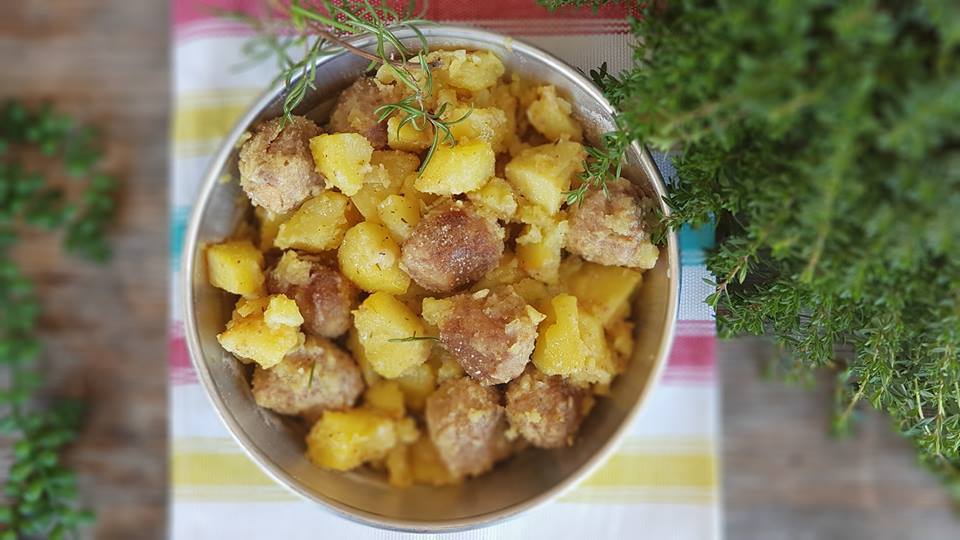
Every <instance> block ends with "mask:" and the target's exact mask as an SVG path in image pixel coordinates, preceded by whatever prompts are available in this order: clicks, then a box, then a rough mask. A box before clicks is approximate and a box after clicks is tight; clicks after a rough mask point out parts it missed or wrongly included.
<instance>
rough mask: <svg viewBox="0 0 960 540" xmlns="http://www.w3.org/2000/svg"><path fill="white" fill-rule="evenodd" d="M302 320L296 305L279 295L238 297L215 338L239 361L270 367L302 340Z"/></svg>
mask: <svg viewBox="0 0 960 540" xmlns="http://www.w3.org/2000/svg"><path fill="white" fill-rule="evenodd" d="M302 322H303V319H302V318H300V315H299V312H297V305H296V304H295V303H294V302H293V301H292V300H290V299H289V298H287V297H286V296H284V295H282V294H278V295H274V296H271V297H268V298H258V299H256V300H246V299H243V298H241V299H240V301H239V302H237V306H236V307H235V308H234V310H233V316H232V317H231V319H230V321H229V322H227V327H226V329H225V330H224V331H223V332H221V333H220V334H218V335H217V341H219V342H220V346H221V347H223V348H224V349H226V350H227V351H228V352H230V353H233V354H234V355H235V356H236V357H237V358H239V359H240V360H241V361H245V362H247V361H252V362H256V363H257V364H260V366H261V367H264V368H271V367H273V366H275V365H277V364H279V363H280V362H281V361H282V360H283V358H284V356H286V354H287V353H288V352H290V351H292V350H294V349H296V348H297V347H299V346H300V345H301V344H302V343H303V340H304V335H303V334H302V333H301V332H300V324H301V323H302Z"/></svg>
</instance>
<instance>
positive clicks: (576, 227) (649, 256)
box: [566, 179, 660, 270]
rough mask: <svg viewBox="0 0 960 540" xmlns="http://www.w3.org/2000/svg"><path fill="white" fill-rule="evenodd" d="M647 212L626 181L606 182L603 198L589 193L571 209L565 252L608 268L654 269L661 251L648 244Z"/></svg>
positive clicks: (632, 187) (596, 193)
mask: <svg viewBox="0 0 960 540" xmlns="http://www.w3.org/2000/svg"><path fill="white" fill-rule="evenodd" d="M647 211H648V210H647V207H646V206H645V204H644V201H643V198H642V197H641V195H640V191H639V189H637V187H636V186H634V185H633V184H632V183H630V182H629V181H627V180H624V179H619V180H617V181H613V182H608V183H607V194H606V195H605V194H604V193H603V192H602V191H597V190H591V191H589V192H587V194H586V196H584V198H583V202H582V203H581V204H578V205H574V206H572V207H571V208H570V220H569V221H570V228H569V231H568V232H567V237H566V248H567V251H569V252H570V253H576V254H577V255H580V256H581V257H583V258H584V259H586V260H588V261H591V262H595V263H598V264H603V265H608V266H629V267H632V268H641V269H644V270H646V269H649V268H653V267H654V266H655V265H656V264H657V257H658V255H659V253H660V251H659V250H658V249H657V246H655V245H653V242H651V241H650V233H649V232H648V231H647V228H646V224H645V220H646V212H647Z"/></svg>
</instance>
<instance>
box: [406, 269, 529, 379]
mask: <svg viewBox="0 0 960 540" xmlns="http://www.w3.org/2000/svg"><path fill="white" fill-rule="evenodd" d="M423 317H424V319H425V320H426V321H427V322H428V323H430V324H432V325H434V326H436V327H438V328H439V329H440V343H441V344H442V345H443V347H444V348H445V349H446V350H447V351H449V352H450V354H451V355H452V356H453V357H454V358H456V359H457V361H458V362H459V363H460V365H461V366H462V367H463V369H464V371H466V373H467V374H468V375H470V376H471V377H473V378H474V379H476V380H477V381H479V382H480V384H483V385H486V386H489V385H491V384H502V383H505V382H509V381H510V380H512V379H514V378H515V377H517V376H519V375H520V374H521V373H523V368H524V367H525V366H526V365H527V362H529V361H530V353H531V352H533V347H534V343H535V341H536V339H537V325H538V324H539V323H540V321H542V320H543V318H544V316H543V314H541V313H540V312H538V311H537V310H535V309H534V308H532V307H530V306H528V305H527V303H526V302H524V300H523V298H521V297H520V295H518V294H517V293H516V292H514V290H513V288H512V287H509V286H507V287H502V288H499V289H495V290H493V291H489V290H486V289H484V290H481V291H477V292H475V293H467V294H460V295H457V296H452V297H450V298H445V299H442V300H436V299H433V298H426V299H424V300H423Z"/></svg>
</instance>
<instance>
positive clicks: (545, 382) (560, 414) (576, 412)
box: [506, 366, 584, 448]
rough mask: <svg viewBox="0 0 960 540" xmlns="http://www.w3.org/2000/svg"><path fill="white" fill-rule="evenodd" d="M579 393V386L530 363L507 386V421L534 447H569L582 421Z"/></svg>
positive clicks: (580, 392) (582, 393) (580, 391)
mask: <svg viewBox="0 0 960 540" xmlns="http://www.w3.org/2000/svg"><path fill="white" fill-rule="evenodd" d="M583 396H584V391H583V390H582V389H580V388H577V387H575V386H572V385H570V384H567V383H566V382H565V381H564V380H563V379H562V378H560V377H557V376H553V377H550V376H547V375H544V374H543V373H542V372H540V370H538V369H536V368H535V367H532V366H531V367H528V368H527V370H526V371H524V372H523V374H522V375H520V376H519V377H517V378H516V379H514V380H512V381H510V384H509V385H507V392H506V398H507V407H506V411H507V420H508V421H509V422H510V426H511V427H512V428H513V429H515V430H517V432H519V433H520V435H522V436H523V438H525V439H526V440H528V441H530V443H531V444H532V445H534V446H536V447H539V448H559V447H561V446H570V445H571V444H573V437H574V434H575V433H576V432H577V429H579V427H580V422H581V420H582V416H581V410H582V401H583Z"/></svg>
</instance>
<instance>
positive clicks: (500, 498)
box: [182, 25, 680, 532]
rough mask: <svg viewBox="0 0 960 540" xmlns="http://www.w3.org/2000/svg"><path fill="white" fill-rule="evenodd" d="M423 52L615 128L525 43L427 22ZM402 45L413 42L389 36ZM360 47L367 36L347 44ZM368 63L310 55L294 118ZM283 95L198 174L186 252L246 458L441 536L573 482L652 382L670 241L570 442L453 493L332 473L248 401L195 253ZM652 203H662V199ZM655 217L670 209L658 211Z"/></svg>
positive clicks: (239, 206) (632, 158)
mask: <svg viewBox="0 0 960 540" xmlns="http://www.w3.org/2000/svg"><path fill="white" fill-rule="evenodd" d="M423 32H424V34H425V35H426V37H427V39H428V40H429V43H430V45H431V47H442V48H451V47H465V48H468V49H487V50H491V51H493V52H495V53H496V54H497V55H499V56H500V58H501V59H503V62H504V64H505V65H506V67H507V69H508V71H509V72H516V73H520V74H522V75H523V77H525V78H527V79H530V80H534V81H540V82H544V83H549V84H553V85H556V87H557V88H558V89H559V90H560V92H561V94H562V95H565V96H566V97H567V98H568V99H570V101H571V102H572V103H573V105H574V108H575V111H576V114H577V116H578V117H579V119H580V120H581V121H582V122H583V124H584V126H585V128H586V129H585V131H586V133H587V138H588V140H592V141H596V140H597V138H598V136H599V134H601V133H603V132H605V131H609V130H610V129H612V127H613V121H612V119H613V116H614V114H615V113H614V110H613V108H612V107H611V106H610V104H609V103H607V101H606V100H605V99H604V97H603V96H602V94H601V93H600V92H599V91H598V90H597V88H596V87H594V86H593V84H592V83H591V82H590V81H588V80H587V79H586V78H585V77H584V76H583V75H581V74H580V73H578V72H577V71H576V70H575V69H573V68H571V67H570V66H568V65H567V64H565V63H563V62H562V61H560V60H558V59H557V58H555V57H553V56H551V55H550V54H548V53H546V52H544V51H541V50H539V49H537V48H535V47H532V46H530V45H527V44H525V43H523V42H520V41H516V40H513V39H511V38H508V37H506V36H502V35H498V34H494V33H490V32H484V31H481V30H477V29H474V28H464V27H457V26H448V25H435V26H427V27H424V28H423ZM398 36H400V37H401V38H402V39H403V40H404V41H405V43H408V44H409V45H410V46H411V47H416V46H417V45H418V42H417V41H416V39H415V36H413V35H412V34H411V33H409V32H404V31H400V32H398ZM354 43H355V44H356V45H357V46H360V47H364V48H369V47H370V45H371V44H372V43H371V40H370V39H357V40H355V41H354ZM366 65H367V62H366V61H365V60H362V59H360V58H357V57H356V56H352V55H350V54H346V53H344V54H337V55H333V56H328V57H325V58H323V59H321V60H320V62H319V66H318V69H317V75H316V81H315V82H316V86H317V90H316V91H314V92H312V93H311V94H310V95H309V96H308V98H307V99H306V100H305V102H304V103H303V105H302V107H301V111H300V112H302V113H307V112H308V111H309V113H308V114H309V115H311V116H314V117H316V118H317V119H321V120H322V119H323V116H324V115H325V114H327V113H328V112H329V108H330V104H331V102H332V101H331V100H332V99H333V98H334V97H335V96H336V95H337V93H338V92H339V91H340V90H342V89H343V88H345V87H346V86H347V85H348V84H350V83H351V82H352V81H353V80H355V79H356V78H357V77H358V76H360V75H361V74H362V72H363V71H364V69H365V67H366ZM281 99H282V89H281V88H279V87H278V88H275V89H273V90H271V91H269V92H267V93H266V94H265V95H264V96H263V97H262V98H261V99H260V100H259V101H257V103H256V104H255V105H253V106H252V107H251V108H250V110H249V112H247V114H245V115H244V117H243V118H242V119H241V120H240V122H239V123H238V124H237V125H236V127H235V128H234V129H233V131H231V132H230V134H229V135H228V136H227V138H226V140H225V141H224V143H223V146H222V147H221V149H220V151H219V152H218V153H217V156H216V158H215V159H214V161H213V165H212V166H211V167H210V170H209V171H208V173H207V176H206V179H205V181H204V184H203V187H202V189H201V191H200V195H199V197H198V199H197V204H196V206H195V208H194V210H193V216H192V218H191V221H190V225H189V228H188V229H187V233H186V240H185V246H184V256H183V263H184V271H183V276H184V283H183V286H182V292H183V294H184V298H183V300H184V302H183V305H184V306H185V310H186V313H185V332H186V339H187V343H188V346H189V349H190V355H191V357H192V359H193V364H194V366H195V368H196V370H197V373H198V374H199V378H200V381H202V384H203V386H204V388H205V389H206V391H207V395H208V396H209V397H210V401H211V403H212V404H213V407H214V408H215V409H216V411H217V414H218V415H219V416H220V418H221V419H222V420H223V423H224V424H225V425H226V426H227V429H228V430H229V431H230V433H231V434H232V435H233V437H234V438H236V440H237V442H238V443H239V444H240V446H242V447H243V449H244V450H245V451H246V452H247V454H249V455H250V457H251V458H252V459H253V460H254V461H255V462H256V463H257V464H258V465H259V466H260V467H261V468H262V469H263V470H264V471H265V472H266V473H267V474H269V475H270V476H271V477H272V478H274V479H275V480H276V481H277V482H278V483H280V484H281V485H283V486H285V487H287V488H288V489H290V490H291V491H293V492H294V493H296V494H298V495H300V496H302V497H304V498H305V499H308V500H311V501H314V502H317V503H319V504H320V505H322V506H325V507H326V508H328V509H329V510H331V511H333V512H334V513H336V514H339V515H341V516H344V517H346V518H348V519H352V520H354V521H358V522H361V523H365V524H369V525H373V526H376V527H383V528H388V529H398V530H408V531H430V532H438V531H449V530H457V529H467V528H473V527H480V526H483V525H489V524H492V523H494V522H497V521H500V520H503V519H506V518H509V517H511V516H515V515H517V514H519V513H521V512H523V511H525V510H529V509H531V508H533V507H535V506H538V505H540V504H543V503H545V502H547V501H549V500H551V499H554V498H556V497H557V496H558V495H560V494H561V493H563V492H564V491H565V490H567V489H568V488H570V487H571V486H573V485H575V484H576V483H577V481H578V480H581V479H583V478H584V477H586V476H587V475H588V474H590V472H591V471H593V470H594V469H595V468H596V467H597V466H598V465H600V464H601V463H602V462H603V460H604V458H606V457H607V456H608V455H609V454H610V453H611V451H612V450H613V449H614V447H615V446H616V444H617V441H618V440H619V439H620V438H621V437H622V436H623V434H624V432H625V431H626V430H627V427H628V426H629V425H630V423H631V421H632V420H633V419H634V418H635V417H636V415H637V413H638V412H639V411H640V408H641V405H642V404H643V403H644V401H645V400H646V397H647V395H648V394H649V392H650V389H651V388H652V387H653V385H654V384H655V383H656V381H657V380H658V378H659V374H660V372H661V371H662V369H663V366H664V364H665V363H666V359H667V355H668V353H669V351H670V346H671V343H672V341H673V332H674V322H675V318H676V311H677V296H678V289H679V279H680V273H679V267H678V264H679V263H678V255H677V240H676V238H675V237H674V236H673V235H672V234H671V235H670V236H669V237H668V238H667V244H666V246H665V247H664V248H662V250H661V256H660V261H659V263H658V264H657V266H656V268H654V269H652V270H650V271H648V272H647V273H646V274H645V275H644V280H643V285H642V288H641V291H640V293H639V294H638V298H637V300H636V305H635V306H634V317H635V322H636V324H637V331H636V343H637V346H636V350H635V353H634V357H633V359H632V361H631V363H630V365H629V367H628V369H627V371H626V373H624V374H622V375H621V376H620V377H619V378H617V380H616V381H615V383H614V384H613V388H612V395H611V396H610V397H608V398H605V399H601V400H599V401H598V404H597V406H596V407H595V409H594V410H593V412H592V413H591V414H590V416H589V417H588V418H587V420H586V421H585V422H584V424H583V427H582V428H581V429H580V434H579V438H578V440H577V442H576V444H574V445H573V446H572V447H570V448H565V449H562V450H551V451H543V450H528V451H526V452H522V453H521V454H519V455H518V456H516V457H514V458H512V459H510V460H508V461H507V462H505V463H503V464H501V465H499V466H497V467H496V468H495V469H494V471H493V472H491V473H489V474H487V475H484V476H481V477H479V478H476V479H472V480H469V481H467V482H465V483H464V484H462V485H461V486H458V487H446V488H434V487H426V486H414V487H411V488H408V489H403V490H401V489H396V488H392V487H390V486H389V485H388V484H387V483H386V482H385V481H384V479H383V478H381V477H380V476H378V475H375V474H372V473H369V472H364V471H360V472H351V473H345V474H344V473H336V472H330V471H325V470H322V469H320V468H318V467H315V466H314V465H312V464H310V462H308V461H307V459H306V458H305V457H304V450H305V445H304V440H303V436H304V431H303V427H302V426H299V425H297V424H296V423H294V422H291V421H289V420H288V419H285V418H283V417H281V416H279V415H276V414H273V413H271V412H269V411H267V410H265V409H261V408H260V407H258V406H257V405H256V403H255V402H254V400H253V396H252V394H251V392H250V387H249V384H248V381H247V379H246V377H245V372H244V370H243V369H242V367H241V366H240V364H239V363H238V362H237V361H236V360H235V359H234V358H233V357H231V356H230V355H229V354H227V353H226V352H225V351H224V350H223V349H221V348H220V345H219V344H218V343H217V340H216V335H217V333H219V332H220V331H222V329H223V327H224V324H225V323H226V321H227V319H228V318H229V314H230V310H231V307H232V302H233V300H232V299H231V298H230V297H229V295H226V294H223V293H222V292H221V291H218V290H216V289H214V288H213V287H211V286H210V285H209V284H208V283H207V278H206V268H205V263H204V257H203V248H204V246H205V245H207V244H208V243H214V242H218V241H221V240H222V239H224V238H225V237H228V236H229V235H230V234H231V233H232V232H233V231H234V230H235V228H236V226H237V224H238V223H239V222H240V221H241V220H242V219H245V217H246V216H248V215H249V206H248V204H247V203H246V202H245V198H244V197H243V194H242V192H241V190H240V187H239V185H238V183H237V182H236V181H232V182H223V181H221V179H222V178H223V177H224V175H229V176H230V177H232V178H234V179H236V178H237V177H238V172H237V148H236V146H237V141H238V140H239V139H240V137H241V136H242V134H243V133H244V132H245V131H246V130H248V129H249V128H250V127H251V126H252V125H254V124H255V123H257V122H258V121H260V120H263V119H267V118H273V117H276V116H278V115H279V114H280V111H281ZM627 157H628V166H627V167H625V174H624V175H625V176H626V177H628V178H630V179H631V180H633V181H634V182H635V183H637V184H639V185H640V186H641V187H642V188H643V189H644V190H645V191H646V192H647V193H648V194H649V195H650V196H652V197H654V198H655V199H656V200H657V201H658V202H659V201H662V196H663V195H664V194H665V188H664V184H663V179H662V178H661V177H660V173H659V171H658V170H657V167H656V165H655V164H654V162H653V160H652V159H651V158H650V155H649V154H648V153H647V151H646V150H645V149H644V148H642V147H641V146H640V145H636V144H635V145H633V146H632V147H631V148H630V150H629V154H628V156H627ZM659 204H661V205H662V202H660V203H659ZM663 210H664V212H668V209H667V208H666V207H663Z"/></svg>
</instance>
